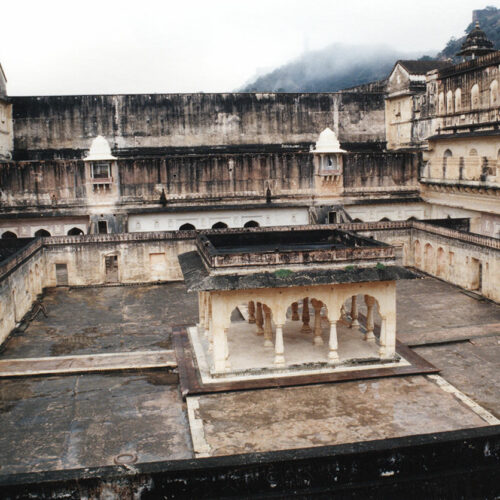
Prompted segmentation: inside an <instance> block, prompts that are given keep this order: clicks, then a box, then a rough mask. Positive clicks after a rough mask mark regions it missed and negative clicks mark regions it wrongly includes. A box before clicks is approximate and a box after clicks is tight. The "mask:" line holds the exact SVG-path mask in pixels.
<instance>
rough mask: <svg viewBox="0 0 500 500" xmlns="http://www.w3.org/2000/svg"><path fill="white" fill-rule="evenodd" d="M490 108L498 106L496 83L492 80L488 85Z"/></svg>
mask: <svg viewBox="0 0 500 500" xmlns="http://www.w3.org/2000/svg"><path fill="white" fill-rule="evenodd" d="M490 106H498V81H497V80H493V81H492V82H491V85H490Z"/></svg>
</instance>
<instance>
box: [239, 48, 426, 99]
mask: <svg viewBox="0 0 500 500" xmlns="http://www.w3.org/2000/svg"><path fill="white" fill-rule="evenodd" d="M420 55H421V54H408V53H403V52H398V51H396V50H394V49H391V48H389V47H385V46H375V47H374V46H352V45H344V44H333V45H330V46H328V47H326V48H324V49H321V50H316V51H311V52H306V53H304V54H303V55H302V56H300V57H298V58H297V59H295V60H294V61H292V62H290V63H288V64H285V65H284V66H281V67H280V68H278V69H275V70H274V71H271V72H270V73H267V74H265V75H262V76H260V77H258V78H257V79H256V80H255V81H253V82H252V83H249V84H247V85H245V86H244V87H243V88H242V89H240V91H241V92H333V91H336V90H340V89H345V88H349V87H354V86H356V85H360V84H362V83H368V82H373V81H377V80H382V79H384V78H385V77H387V75H388V73H389V71H390V70H391V69H392V67H393V66H394V62H395V61H397V60H398V59H412V58H415V57H416V56H417V57H418V56H420Z"/></svg>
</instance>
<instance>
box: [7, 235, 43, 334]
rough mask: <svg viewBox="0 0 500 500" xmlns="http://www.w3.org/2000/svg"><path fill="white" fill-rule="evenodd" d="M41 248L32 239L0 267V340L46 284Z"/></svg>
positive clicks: (29, 306)
mask: <svg viewBox="0 0 500 500" xmlns="http://www.w3.org/2000/svg"><path fill="white" fill-rule="evenodd" d="M46 270H47V267H46V260H45V251H44V249H43V248H42V246H41V244H40V242H39V241H34V242H33V243H31V244H30V245H28V246H27V247H26V248H25V249H24V250H22V251H21V252H19V253H17V254H15V255H13V256H12V257H10V258H9V259H7V260H5V261H3V262H2V265H1V266H0V343H2V342H3V341H4V340H5V339H6V337H7V335H9V333H10V332H11V330H12V329H13V328H14V327H15V326H16V323H18V322H19V321H20V320H21V319H22V318H23V316H24V315H25V314H26V313H27V312H28V311H29V310H30V308H31V305H32V303H33V301H34V300H35V299H36V296H37V295H38V294H39V293H41V291H42V289H43V288H44V287H45V286H46Z"/></svg>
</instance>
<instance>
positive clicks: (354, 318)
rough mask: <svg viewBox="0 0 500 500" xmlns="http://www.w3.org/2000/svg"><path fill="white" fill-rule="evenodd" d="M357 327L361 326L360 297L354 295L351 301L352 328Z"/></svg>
mask: <svg viewBox="0 0 500 500" xmlns="http://www.w3.org/2000/svg"><path fill="white" fill-rule="evenodd" d="M355 326H359V321H358V296H357V295H353V296H352V301H351V325H350V328H354V327H355Z"/></svg>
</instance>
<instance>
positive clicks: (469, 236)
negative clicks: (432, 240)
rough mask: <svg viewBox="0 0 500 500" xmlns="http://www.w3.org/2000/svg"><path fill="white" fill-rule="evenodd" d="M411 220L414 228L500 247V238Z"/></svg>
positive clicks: (468, 241)
mask: <svg viewBox="0 0 500 500" xmlns="http://www.w3.org/2000/svg"><path fill="white" fill-rule="evenodd" d="M409 222H410V223H411V226H412V227H413V228H414V229H419V230H421V231H425V232H427V233H433V234H438V235H439V236H445V237H447V238H453V239H455V240H460V241H464V242H466V243H473V244H474V245H480V246H483V247H488V248H494V249H496V250H498V249H500V239H498V238H493V237H491V236H483V235H481V234H475V233H467V232H465V231H459V230H457V229H449V228H446V227H440V226H434V225H431V224H426V223H425V222H420V221H409Z"/></svg>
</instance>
